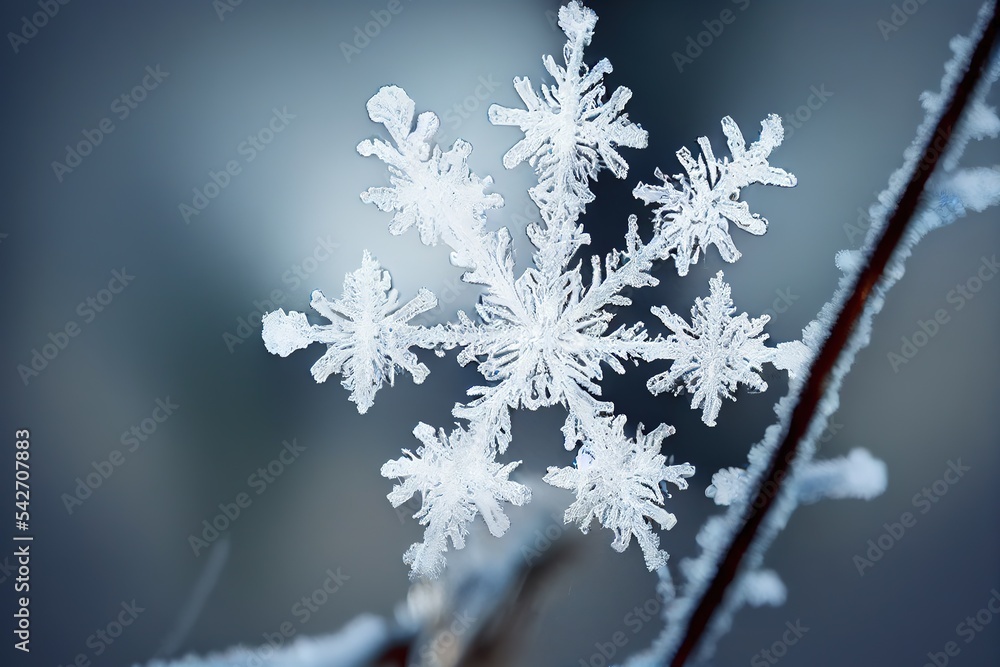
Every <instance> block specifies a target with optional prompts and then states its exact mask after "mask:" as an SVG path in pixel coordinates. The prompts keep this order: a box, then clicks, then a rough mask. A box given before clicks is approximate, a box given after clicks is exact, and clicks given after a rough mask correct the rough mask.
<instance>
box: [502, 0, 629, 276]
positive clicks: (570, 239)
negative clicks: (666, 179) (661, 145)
mask: <svg viewBox="0 0 1000 667" xmlns="http://www.w3.org/2000/svg"><path fill="white" fill-rule="evenodd" d="M596 23H597V14H595V13H594V11H593V10H591V9H588V8H586V7H584V6H583V5H582V4H581V3H580V2H577V1H576V0H574V2H571V3H569V4H568V5H566V6H564V7H562V8H561V9H560V10H559V27H560V28H562V30H563V32H564V33H566V38H567V41H566V44H565V46H564V47H563V58H564V60H565V63H566V66H565V67H563V66H561V65H558V64H556V62H555V60H554V59H553V58H552V56H545V57H544V58H543V60H542V62H543V63H544V65H545V69H546V70H547V71H548V73H549V74H550V75H551V76H552V78H553V79H554V80H555V83H554V84H553V85H551V86H550V85H547V84H542V86H541V95H539V94H538V93H536V92H535V90H534V89H533V88H532V86H531V81H530V80H529V79H528V78H527V77H524V78H521V77H517V78H515V79H514V88H515V89H516V90H517V93H518V95H520V97H521V100H522V101H523V102H524V105H525V109H510V108H506V107H501V106H499V105H496V104H494V105H492V106H491V107H490V109H489V118H490V122H492V123H493V124H494V125H514V126H517V127H519V128H520V129H521V130H522V131H523V132H524V139H522V140H521V141H519V142H517V143H516V144H514V146H513V147H512V148H511V149H510V150H509V151H507V154H506V155H504V158H503V163H504V166H505V167H506V168H508V169H512V168H514V167H516V166H517V165H519V164H520V163H522V162H524V161H528V163H529V164H531V166H532V167H534V169H535V173H536V174H537V175H538V185H536V186H535V187H533V188H531V190H529V194H530V195H531V198H532V200H533V201H534V202H535V204H537V205H538V208H539V210H540V211H541V214H542V222H543V224H542V225H541V226H534V225H533V226H531V227H529V229H528V236H529V237H530V238H531V241H532V243H533V244H534V245H535V247H536V248H538V251H537V253H536V255H535V266H537V267H538V269H539V270H540V271H541V272H542V274H543V275H544V276H545V278H546V280H547V281H550V282H551V281H554V280H556V279H557V277H558V276H559V275H560V274H561V273H562V271H563V270H564V269H565V268H566V267H567V266H568V264H569V262H570V260H571V259H572V257H573V256H574V255H575V254H576V252H577V250H579V248H580V247H581V246H582V245H585V244H587V243H589V242H590V238H589V236H588V235H587V234H585V233H584V231H583V227H582V226H581V225H578V224H577V219H578V218H579V217H580V214H582V213H583V211H584V208H585V207H586V205H587V204H588V203H590V202H591V201H593V199H594V194H593V193H592V192H591V191H590V181H591V180H596V179H597V174H598V172H599V171H600V170H601V168H602V167H604V168H607V169H608V170H609V171H611V172H612V173H613V174H614V175H615V176H616V177H618V178H624V177H625V176H626V175H627V173H628V164H627V163H626V162H625V160H624V159H623V158H622V157H621V155H619V154H618V151H617V150H616V149H617V148H618V147H619V146H627V147H630V148H645V147H646V143H647V138H648V137H647V133H646V131H645V130H643V129H642V128H641V127H640V126H639V125H636V124H633V123H632V122H631V121H629V119H628V114H627V113H623V110H624V108H625V105H626V103H628V101H629V99H631V97H632V91H631V90H629V89H628V88H626V87H624V86H620V87H619V88H617V89H616V90H615V92H614V93H612V95H611V97H610V98H609V99H608V100H606V101H605V100H604V93H605V90H604V84H603V83H602V80H603V78H604V75H606V74H610V73H611V71H612V67H611V63H610V62H609V61H608V60H607V59H606V58H605V59H602V60H601V61H600V62H598V63H597V64H596V65H595V66H594V67H593V69H591V68H589V67H587V65H586V64H584V62H583V51H584V48H585V47H586V46H587V45H589V44H590V40H591V37H592V36H593V34H594V26H595V25H596Z"/></svg>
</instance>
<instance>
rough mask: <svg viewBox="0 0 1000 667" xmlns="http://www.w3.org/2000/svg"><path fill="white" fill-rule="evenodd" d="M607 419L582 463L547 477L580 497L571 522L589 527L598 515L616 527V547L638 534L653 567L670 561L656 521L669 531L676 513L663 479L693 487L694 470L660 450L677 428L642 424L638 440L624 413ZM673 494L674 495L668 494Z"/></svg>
mask: <svg viewBox="0 0 1000 667" xmlns="http://www.w3.org/2000/svg"><path fill="white" fill-rule="evenodd" d="M602 421H603V422H604V432H603V433H596V434H595V433H591V434H590V435H589V436H588V439H587V441H586V442H585V443H584V445H583V447H581V449H580V451H579V453H578V455H577V458H576V463H575V464H574V465H573V466H571V467H566V468H554V467H552V468H549V469H548V474H546V475H545V478H544V481H546V482H548V483H549V484H552V485H553V486H557V487H559V488H563V489H570V490H572V491H573V492H575V493H576V500H575V501H574V502H573V503H572V504H571V505H570V506H569V508H568V509H567V510H566V514H565V517H564V519H565V521H566V523H570V522H576V523H577V524H578V525H579V526H580V530H582V531H583V532H584V533H586V532H588V530H589V528H590V524H591V523H592V521H593V520H594V519H597V521H599V522H600V523H601V525H603V526H604V527H605V528H609V529H611V530H612V531H614V534H615V539H614V541H613V542H612V544H611V546H612V547H613V548H614V549H615V550H616V551H619V552H621V551H624V550H625V549H626V548H627V547H628V545H629V543H630V542H631V541H632V537H633V536H635V538H636V540H637V541H638V542H639V546H640V547H641V548H642V553H643V556H644V557H645V560H646V566H647V567H648V568H649V570H650V571H652V570H655V569H657V568H659V567H662V566H663V565H665V564H666V562H667V557H668V556H667V553H666V552H664V551H661V550H660V549H659V546H660V538H659V536H658V535H657V534H656V533H655V532H654V530H653V529H654V525H655V524H659V526H660V527H661V528H662V529H664V530H669V529H670V528H672V527H673V526H674V525H675V524H676V523H677V519H676V517H675V516H674V515H673V514H671V513H670V512H667V511H666V510H665V509H663V502H664V493H663V490H662V488H661V484H660V483H661V482H669V483H671V484H674V485H676V486H677V488H679V489H685V488H687V479H686V478H687V477H690V476H691V475H693V474H694V468H693V467H692V466H690V465H688V464H686V463H685V464H683V465H667V464H666V463H667V460H666V457H665V456H663V455H662V454H661V453H660V443H661V442H662V441H663V439H664V438H665V437H667V436H668V435H671V434H672V433H673V432H674V429H673V427H671V426H666V425H660V426H658V427H657V428H655V429H653V430H652V431H650V432H649V433H643V428H642V425H641V424H640V425H639V426H638V429H637V432H636V437H635V440H630V439H628V438H626V437H625V436H624V434H623V433H622V430H623V427H624V425H625V418H624V417H616V418H614V419H613V420H607V419H605V420H602ZM668 497H669V495H668Z"/></svg>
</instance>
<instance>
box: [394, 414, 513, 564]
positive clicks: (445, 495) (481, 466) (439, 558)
mask: <svg viewBox="0 0 1000 667" xmlns="http://www.w3.org/2000/svg"><path fill="white" fill-rule="evenodd" d="M413 435H415V436H416V437H417V438H418V439H419V440H420V441H421V442H422V443H424V444H423V447H419V448H418V449H417V453H416V455H414V454H412V453H411V452H410V451H409V450H407V449H404V450H403V453H404V454H405V455H406V456H403V457H400V458H398V459H396V460H395V461H389V462H388V463H386V464H385V465H383V466H382V476H383V477H395V478H399V479H402V480H403V481H402V483H401V484H397V485H396V486H395V487H393V489H392V492H391V493H390V494H389V501H390V502H391V503H392V506H393V507H399V506H400V505H402V504H403V503H405V502H406V501H407V500H409V498H410V497H411V496H413V494H414V493H418V492H419V493H420V495H421V497H422V500H423V504H422V506H421V508H420V510H419V511H418V512H417V513H416V514H415V515H414V516H415V517H416V518H418V519H419V520H420V524H421V525H423V526H427V530H426V531H425V533H424V541H423V542H422V543H419V542H418V543H417V544H414V545H413V546H411V547H410V548H409V550H408V551H407V552H406V554H405V555H404V556H403V560H404V561H405V562H406V563H407V564H408V565H411V566H412V567H413V572H414V573H415V574H417V575H419V576H423V577H428V578H434V577H437V576H438V575H439V574H440V573H441V570H442V569H444V552H445V551H447V549H448V545H447V540H448V539H449V538H450V539H451V543H452V546H454V547H455V548H456V549H461V548H462V547H463V546H465V535H466V534H467V533H468V529H467V528H466V524H467V523H468V522H470V521H472V520H473V519H474V518H475V517H476V513H477V512H478V513H479V514H482V516H483V520H484V521H485V522H486V525H487V527H489V529H490V533H492V534H493V535H496V536H497V537H499V536H500V535H503V534H504V533H505V532H506V531H507V528H509V527H510V519H508V518H507V515H506V514H504V512H503V510H502V509H501V508H500V501H505V502H508V503H513V504H514V505H523V504H524V503H526V502H528V500H529V499H530V498H531V491H530V490H529V489H528V487H526V486H524V485H522V484H518V483H517V482H512V481H510V480H508V479H507V478H508V476H509V475H510V472H511V471H512V470H513V469H514V468H516V467H517V466H518V465H519V464H520V463H521V462H520V461H515V462H513V463H508V464H507V465H500V464H499V463H497V462H496V461H495V460H494V458H493V456H492V454H491V453H490V447H489V443H488V442H487V439H486V438H484V437H480V436H479V435H478V434H476V433H475V432H472V433H470V432H468V431H466V430H465V429H463V428H462V427H461V426H457V427H456V429H455V430H454V431H453V432H452V434H451V435H450V436H449V435H447V434H446V433H445V432H444V429H441V430H439V431H438V433H437V434H435V433H434V429H433V428H431V427H430V426H428V425H427V424H424V423H421V424H418V425H417V427H416V428H415V429H413Z"/></svg>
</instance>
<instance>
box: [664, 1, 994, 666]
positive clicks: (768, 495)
mask: <svg viewBox="0 0 1000 667" xmlns="http://www.w3.org/2000/svg"><path fill="white" fill-rule="evenodd" d="M998 25H1000V18H998V13H997V6H996V5H994V7H993V13H992V16H991V17H990V20H989V22H988V23H987V24H986V27H985V29H984V30H983V33H982V35H981V36H980V39H979V42H978V44H977V45H976V48H975V51H974V52H973V54H972V57H971V58H970V60H969V65H968V68H967V69H966V71H965V73H964V74H963V76H962V79H961V80H960V81H959V83H958V85H956V86H955V88H954V91H953V93H952V97H951V99H950V100H949V101H948V106H947V107H946V108H945V111H944V113H943V114H942V115H941V118H940V119H939V120H938V123H937V126H936V127H935V129H934V132H933V133H932V134H931V135H930V136H929V137H928V140H927V145H926V146H925V148H924V151H923V155H922V157H921V159H920V160H919V161H918V162H917V164H916V167H915V170H914V172H913V174H912V175H911V176H910V179H909V181H908V182H907V185H906V189H905V190H904V191H903V195H902V197H900V199H899V202H898V203H897V204H896V208H895V210H893V212H892V213H891V215H890V216H889V221H888V223H887V225H886V228H885V231H884V232H883V234H882V237H881V238H880V239H879V241H878V244H877V245H876V247H875V250H874V251H873V252H872V254H871V256H870V257H869V258H868V263H867V265H866V266H865V267H864V269H863V270H862V271H861V272H860V274H859V275H858V278H857V281H856V282H855V284H854V286H853V288H852V291H851V294H850V296H849V297H848V298H847V300H846V301H845V302H844V305H843V307H842V309H841V311H840V313H839V314H838V315H837V318H836V320H835V322H834V324H833V327H832V328H831V330H830V334H829V336H828V338H827V339H826V341H825V342H824V343H823V346H822V348H821V349H820V351H819V354H818V355H817V356H816V358H815V360H814V362H813V364H812V367H811V368H810V370H809V375H808V377H807V378H806V380H805V383H804V385H803V388H802V391H801V393H800V394H799V399H798V402H797V403H796V405H795V408H794V410H793V412H792V416H791V420H790V421H789V422H788V426H787V430H786V431H785V432H784V435H783V436H782V439H781V444H780V445H779V446H778V448H777V449H776V450H775V452H774V454H773V456H772V458H771V462H770V465H769V467H768V470H767V473H766V474H765V475H764V476H763V477H762V479H761V483H760V485H759V487H758V489H757V492H756V495H755V498H754V500H753V502H752V503H750V505H749V507H750V508H751V509H749V510H748V512H749V515H748V516H747V517H746V520H745V522H744V524H743V526H742V528H741V529H740V531H739V532H738V533H737V534H736V536H735V537H734V539H733V541H732V543H731V544H730V546H729V548H728V550H727V551H726V553H725V555H724V556H723V559H722V562H721V563H720V564H719V568H718V570H717V571H716V573H715V576H714V577H713V578H712V581H711V582H710V583H709V585H708V586H707V588H706V589H705V591H704V593H703V595H702V597H701V599H700V600H699V601H698V604H697V606H696V607H695V610H694V612H693V613H692V614H691V616H690V617H689V620H688V624H687V628H686V629H685V632H684V636H683V638H682V640H681V642H680V644H679V646H678V648H677V652H676V653H675V654H674V656H673V659H672V660H671V662H670V665H671V667H681V666H682V665H684V664H685V663H686V661H687V659H688V658H689V657H690V655H691V654H692V652H693V651H694V649H695V648H696V647H697V646H698V643H699V641H700V640H701V638H702V636H703V635H704V634H705V632H706V631H707V629H708V626H709V623H710V621H711V619H712V616H713V614H714V613H715V611H716V610H717V609H718V608H719V607H720V606H721V605H722V602H723V598H724V596H725V593H726V591H727V590H728V588H729V586H730V585H731V584H732V583H733V581H734V580H735V579H736V576H737V574H738V572H739V569H740V566H741V564H742V562H743V558H744V556H746V554H747V552H748V550H749V549H750V547H751V545H752V544H753V542H754V540H755V538H756V536H757V533H758V531H759V530H760V528H761V526H762V525H763V523H764V519H765V518H766V516H767V514H768V512H769V511H770V510H771V508H772V506H773V505H774V502H775V500H776V499H777V498H778V495H779V493H780V492H781V489H782V488H783V487H782V483H783V481H785V480H787V479H788V476H789V475H788V473H789V469H790V468H791V466H792V463H793V461H794V459H795V457H796V455H797V453H798V447H799V443H800V441H801V440H802V439H803V437H804V436H805V434H806V432H807V431H808V429H809V425H810V423H811V422H812V420H813V417H814V415H815V414H816V412H817V409H818V407H819V404H820V401H821V399H822V398H823V396H824V394H825V393H826V388H827V385H828V383H829V381H830V379H831V376H832V372H833V370H834V368H835V366H836V365H837V362H838V361H839V360H840V357H841V353H842V351H843V350H844V348H845V346H846V344H847V342H848V340H849V339H850V336H851V333H852V331H853V330H854V326H855V324H856V323H857V322H858V320H859V318H860V317H861V315H862V313H863V311H864V309H865V306H866V305H867V302H868V297H869V295H870V294H871V293H872V290H873V288H874V287H875V286H876V284H877V283H878V281H879V280H880V279H881V278H882V274H883V272H884V271H885V268H886V265H887V264H888V263H889V260H890V258H891V257H892V255H893V252H894V251H895V250H896V248H897V246H898V245H899V243H900V240H901V239H902V237H903V234H904V233H905V231H906V229H907V226H908V224H909V222H910V219H911V218H912V217H913V216H914V214H915V213H916V211H917V208H918V206H919V203H920V197H921V195H922V194H923V191H924V187H925V186H926V184H927V181H928V179H929V178H930V176H931V174H932V173H933V171H934V167H935V166H936V165H937V163H938V160H939V158H940V157H941V155H943V154H944V151H945V149H946V148H947V144H948V142H949V140H950V139H951V136H952V133H953V131H954V129H955V126H956V124H957V123H958V121H959V119H960V117H961V115H962V111H963V110H964V109H965V106H966V103H967V102H968V100H969V98H970V97H971V95H972V93H973V91H974V89H975V87H976V84H977V82H978V81H979V79H980V77H981V75H982V72H983V70H984V68H985V66H986V64H987V62H988V58H989V55H990V53H991V51H992V50H993V47H994V45H995V43H996V39H997V31H998ZM942 144H943V145H942ZM769 485H773V486H769ZM768 489H770V491H768ZM775 489H777V491H776V490H775ZM753 508H757V509H753Z"/></svg>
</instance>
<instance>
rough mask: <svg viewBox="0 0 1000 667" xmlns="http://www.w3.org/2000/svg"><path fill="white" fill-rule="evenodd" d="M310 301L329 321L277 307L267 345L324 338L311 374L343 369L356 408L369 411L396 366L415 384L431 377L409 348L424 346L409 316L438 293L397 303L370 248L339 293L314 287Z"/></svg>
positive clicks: (281, 348)
mask: <svg viewBox="0 0 1000 667" xmlns="http://www.w3.org/2000/svg"><path fill="white" fill-rule="evenodd" d="M311 305H312V307H313V309H315V310H316V311H317V312H318V313H319V314H320V315H322V316H323V317H325V318H327V319H328V320H330V322H331V323H330V324H327V325H312V324H309V321H308V320H307V319H306V316H305V314H304V313H299V312H294V311H293V312H289V313H285V311H284V310H281V309H279V310H276V311H274V312H270V313H268V314H267V315H265V316H264V319H263V338H264V345H265V346H266V347H267V350H268V351H269V352H271V353H272V354H277V355H278V356H281V357H287V356H288V355H289V354H291V353H292V352H294V351H295V350H299V349H302V348H304V347H307V346H308V345H311V344H312V343H325V344H326V346H327V351H326V353H325V354H324V355H323V356H322V357H320V358H319V360H318V361H317V362H316V363H315V364H313V367H312V375H313V377H314V378H315V379H316V381H317V382H325V381H326V379H327V378H328V377H329V376H330V375H331V374H333V373H342V374H343V376H344V379H343V381H342V384H343V386H344V388H345V389H347V390H348V391H350V392H351V398H350V400H352V401H354V402H355V403H356V404H357V406H358V412H360V413H362V414H363V413H365V412H367V411H368V408H370V407H371V406H372V404H373V403H374V401H375V394H376V392H378V390H379V389H381V388H382V384H383V383H384V382H385V381H386V380H388V381H389V384H390V385H391V384H393V381H394V379H395V374H396V371H397V370H404V371H406V372H408V373H410V374H411V375H412V376H413V381H414V382H415V383H417V384H420V383H421V382H423V381H424V378H426V377H427V374H428V372H429V371H428V370H427V367H426V366H425V365H424V364H422V363H419V362H418V361H417V357H416V355H415V354H413V353H412V352H410V350H409V348H410V347H413V346H420V345H424V346H426V344H425V343H423V341H422V340H421V339H420V337H419V336H418V333H419V332H420V331H421V330H422V328H421V327H414V326H411V325H409V324H407V321H409V320H410V319H412V318H413V317H415V316H416V315H419V314H420V313H423V312H425V311H427V310H430V309H431V308H433V307H434V306H436V305H437V299H436V298H435V297H434V295H433V294H431V293H430V292H429V291H427V290H424V289H422V290H420V291H419V292H418V293H417V296H416V297H415V298H413V299H412V300H411V301H409V302H407V303H406V304H404V305H403V306H401V307H399V308H398V309H397V306H398V305H399V299H398V295H397V293H396V290H394V289H391V282H390V279H389V273H388V272H387V271H383V270H382V268H381V266H379V263H378V260H376V259H373V258H372V257H371V256H370V255H369V254H368V253H367V252H365V254H364V258H363V259H362V262H361V268H359V269H357V270H356V271H354V272H352V273H349V274H347V275H346V276H345V277H344V292H343V296H342V297H341V298H340V299H338V300H336V301H330V300H328V299H327V298H326V296H324V295H323V293H322V292H321V291H319V290H316V291H315V292H313V295H312V301H311Z"/></svg>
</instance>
